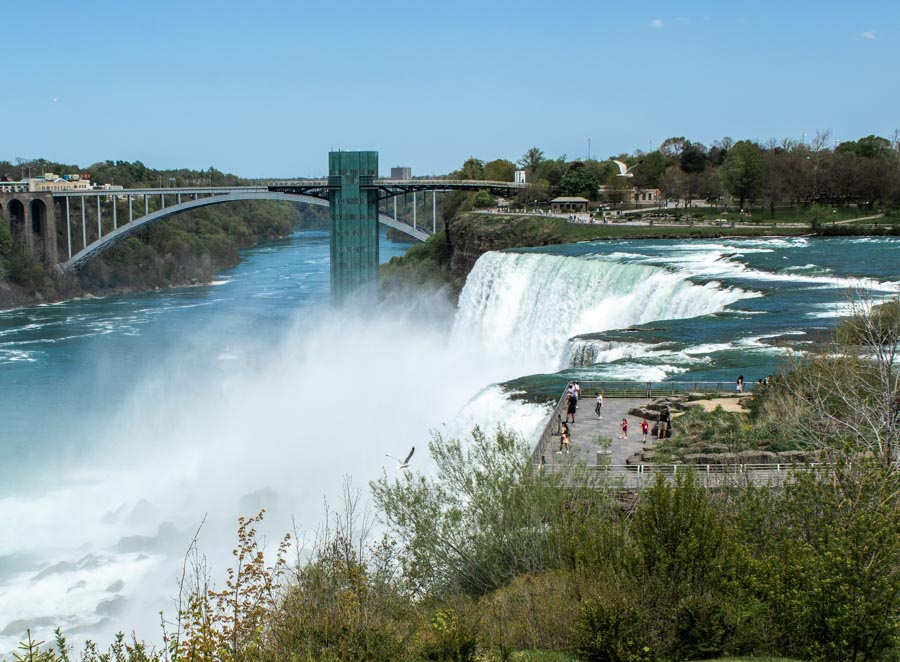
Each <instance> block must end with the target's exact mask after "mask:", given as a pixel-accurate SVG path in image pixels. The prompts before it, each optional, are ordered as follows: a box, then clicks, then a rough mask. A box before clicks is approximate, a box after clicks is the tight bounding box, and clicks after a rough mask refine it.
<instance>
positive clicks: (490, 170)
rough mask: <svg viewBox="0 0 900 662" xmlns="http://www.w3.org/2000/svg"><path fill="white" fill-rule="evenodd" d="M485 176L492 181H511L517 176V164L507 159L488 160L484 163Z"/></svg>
mask: <svg viewBox="0 0 900 662" xmlns="http://www.w3.org/2000/svg"><path fill="white" fill-rule="evenodd" d="M484 178H485V179H487V180H488V181H491V182H511V181H513V180H514V179H515V178H516V164H515V163H513V162H512V161H507V160H506V159H496V160H494V161H488V162H487V163H486V164H485V165H484Z"/></svg>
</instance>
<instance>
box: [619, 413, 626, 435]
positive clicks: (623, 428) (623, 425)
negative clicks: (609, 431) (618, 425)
mask: <svg viewBox="0 0 900 662" xmlns="http://www.w3.org/2000/svg"><path fill="white" fill-rule="evenodd" d="M619 438H620V439H628V419H627V418H623V419H622V435H621V436H620V437H619Z"/></svg>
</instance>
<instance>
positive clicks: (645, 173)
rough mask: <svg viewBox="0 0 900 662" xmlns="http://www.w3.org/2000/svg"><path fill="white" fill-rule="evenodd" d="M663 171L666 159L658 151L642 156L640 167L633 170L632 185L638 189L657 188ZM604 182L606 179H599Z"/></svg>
mask: <svg viewBox="0 0 900 662" xmlns="http://www.w3.org/2000/svg"><path fill="white" fill-rule="evenodd" d="M665 171H666V157H665V156H663V155H662V153H661V152H659V151H654V152H650V153H649V154H647V155H646V156H644V160H643V161H642V162H641V167H640V168H635V169H634V180H633V181H634V185H635V186H637V187H639V188H659V187H660V179H662V175H663V173H664V172H665ZM607 176H608V175H607ZM605 180H606V177H602V178H601V181H605Z"/></svg>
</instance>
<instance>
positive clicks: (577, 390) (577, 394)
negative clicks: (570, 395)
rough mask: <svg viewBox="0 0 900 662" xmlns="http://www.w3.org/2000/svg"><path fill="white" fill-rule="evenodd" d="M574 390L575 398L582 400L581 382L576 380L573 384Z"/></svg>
mask: <svg viewBox="0 0 900 662" xmlns="http://www.w3.org/2000/svg"><path fill="white" fill-rule="evenodd" d="M572 390H573V391H574V392H575V399H576V400H580V399H581V384H579V383H578V382H575V383H574V384H573V385H572Z"/></svg>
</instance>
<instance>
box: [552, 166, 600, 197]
mask: <svg viewBox="0 0 900 662" xmlns="http://www.w3.org/2000/svg"><path fill="white" fill-rule="evenodd" d="M599 185H600V182H599V181H598V179H597V177H596V176H595V175H594V173H592V172H591V171H590V170H588V169H587V168H585V167H584V164H583V163H581V162H580V161H576V162H575V163H573V164H572V165H571V166H569V169H568V170H567V171H566V174H565V175H563V178H562V181H560V183H559V188H560V191H561V192H562V193H564V194H565V195H577V196H581V197H582V198H587V199H588V200H596V199H597V188H598V186H599Z"/></svg>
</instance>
